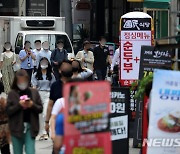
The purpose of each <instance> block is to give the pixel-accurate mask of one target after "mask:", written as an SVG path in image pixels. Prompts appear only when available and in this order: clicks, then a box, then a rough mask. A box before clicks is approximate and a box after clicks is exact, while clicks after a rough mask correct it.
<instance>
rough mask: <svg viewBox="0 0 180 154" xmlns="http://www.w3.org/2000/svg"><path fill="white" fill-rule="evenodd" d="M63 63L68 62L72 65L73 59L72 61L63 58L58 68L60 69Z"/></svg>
mask: <svg viewBox="0 0 180 154" xmlns="http://www.w3.org/2000/svg"><path fill="white" fill-rule="evenodd" d="M63 63H67V64H70V65H72V61H70V60H63V61H62V62H60V63H59V65H58V68H59V69H60V68H61V66H62V64H63Z"/></svg>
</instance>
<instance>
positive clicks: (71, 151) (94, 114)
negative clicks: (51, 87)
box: [64, 82, 112, 154]
mask: <svg viewBox="0 0 180 154" xmlns="http://www.w3.org/2000/svg"><path fill="white" fill-rule="evenodd" d="M64 97H65V104H66V108H65V146H66V154H80V153H97V154H111V151H112V150H111V135H110V132H109V114H110V101H111V100H110V85H109V83H108V82H81V83H78V82H77V83H69V84H66V85H65V87H64Z"/></svg>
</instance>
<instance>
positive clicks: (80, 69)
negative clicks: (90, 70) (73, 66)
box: [72, 60, 83, 73]
mask: <svg viewBox="0 0 180 154" xmlns="http://www.w3.org/2000/svg"><path fill="white" fill-rule="evenodd" d="M74 61H75V62H77V63H78V64H79V70H78V73H81V72H83V69H82V67H81V63H80V61H78V60H73V61H72V63H73V62H74Z"/></svg>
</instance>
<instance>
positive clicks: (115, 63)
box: [110, 48, 120, 86]
mask: <svg viewBox="0 0 180 154" xmlns="http://www.w3.org/2000/svg"><path fill="white" fill-rule="evenodd" d="M119 64H120V50H119V48H118V49H116V51H115V54H114V57H113V59H112V64H111V70H110V71H111V73H113V78H112V80H113V83H112V85H113V86H118V80H119V76H118V74H119V73H118V72H119Z"/></svg>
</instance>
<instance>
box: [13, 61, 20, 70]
mask: <svg viewBox="0 0 180 154" xmlns="http://www.w3.org/2000/svg"><path fill="white" fill-rule="evenodd" d="M20 69H21V65H20V64H18V63H17V62H16V63H15V64H14V65H13V70H14V72H17V71H18V70H20Z"/></svg>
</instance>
